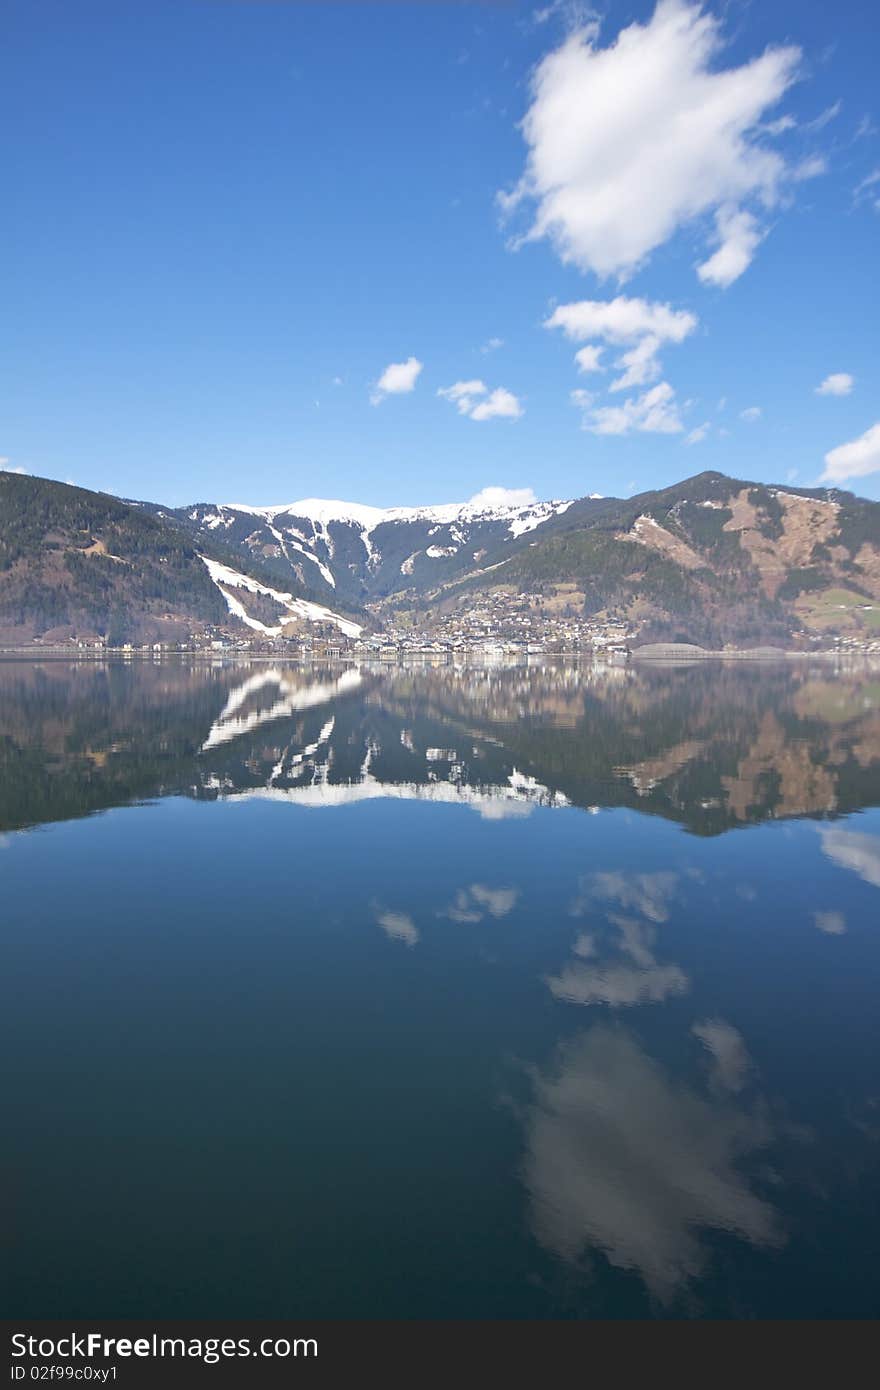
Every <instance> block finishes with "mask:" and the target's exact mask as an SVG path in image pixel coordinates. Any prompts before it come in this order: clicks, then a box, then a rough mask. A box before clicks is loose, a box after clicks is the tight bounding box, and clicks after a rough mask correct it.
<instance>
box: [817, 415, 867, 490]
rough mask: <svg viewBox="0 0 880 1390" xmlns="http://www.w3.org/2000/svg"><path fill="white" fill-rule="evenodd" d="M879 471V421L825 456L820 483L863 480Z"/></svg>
mask: <svg viewBox="0 0 880 1390" xmlns="http://www.w3.org/2000/svg"><path fill="white" fill-rule="evenodd" d="M878 470H880V420H878V422H877V424H876V425H872V426H871V428H870V429H867V430H865V433H864V434H860V435H859V437H858V439H851V440H850V442H849V443H848V444H838V446H837V448H836V449H831V450H829V452H828V453H827V454H826V455H825V471H824V473H823V474H822V477H821V479H820V482H823V483H842V482H845V481H846V479H847V478H864V477H865V476H866V475H867V474H868V473H876V472H877V471H878Z"/></svg>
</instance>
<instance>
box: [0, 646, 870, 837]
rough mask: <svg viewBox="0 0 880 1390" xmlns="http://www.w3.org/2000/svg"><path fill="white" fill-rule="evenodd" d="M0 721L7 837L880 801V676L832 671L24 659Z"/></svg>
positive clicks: (728, 810) (14, 666)
mask: <svg viewBox="0 0 880 1390" xmlns="http://www.w3.org/2000/svg"><path fill="white" fill-rule="evenodd" d="M0 703H2V709H3V727H2V732H3V742H2V744H0V759H2V761H0V769H2V774H3V778H2V783H3V789H2V792H0V828H2V827H6V828H15V827H18V826H23V825H28V824H35V823H38V822H39V821H41V820H44V819H46V820H52V819H60V818H63V817H64V816H66V815H71V814H77V811H78V810H79V812H80V813H85V812H88V811H91V810H96V809H100V808H102V807H105V806H111V805H118V804H122V803H124V802H125V801H126V800H128V799H135V798H139V797H144V798H146V797H155V796H162V795H167V794H185V795H192V796H196V797H205V796H212V795H217V796H231V795H235V794H241V793H247V794H249V795H257V794H263V795H266V796H275V797H281V796H284V797H286V798H287V799H288V800H290V801H292V802H295V803H297V804H300V805H305V806H322V805H339V804H342V803H344V802H355V801H361V800H368V799H372V798H375V797H400V798H404V799H406V798H413V799H418V800H428V801H430V800H435V801H449V802H455V803H467V804H471V805H473V806H474V808H475V809H476V810H478V811H479V813H480V814H481V815H483V816H487V817H490V818H491V817H503V816H510V815H514V816H515V815H527V814H528V812H529V809H530V807H532V806H534V805H549V806H568V805H574V806H580V807H582V808H584V809H587V810H589V809H592V808H593V807H595V806H630V807H633V808H636V809H638V810H639V811H643V812H648V813H651V814H656V815H662V816H667V817H669V818H671V819H674V820H677V821H680V822H681V823H682V824H683V825H685V826H687V828H688V829H689V830H692V831H694V832H696V833H698V834H710V835H711V834H717V833H719V832H721V831H723V830H727V829H730V828H732V827H734V826H737V825H744V824H749V823H754V822H758V821H762V820H766V819H769V818H781V817H788V816H821V817H825V816H832V815H834V814H839V813H847V812H850V811H853V810H857V809H859V808H860V807H863V806H869V805H874V804H877V802H878V800H880V763H878V749H880V675H878V676H872V675H871V674H870V673H861V674H859V673H850V674H849V675H831V674H829V672H828V670H827V667H826V668H824V669H819V670H817V671H812V670H804V669H802V668H800V667H797V668H794V669H792V668H786V667H751V668H744V667H743V666H742V665H739V666H735V667H733V668H729V667H718V666H702V667H698V668H696V669H694V668H688V669H685V670H674V671H667V670H662V671H661V670H652V669H651V668H650V667H645V666H640V667H637V668H635V669H632V668H630V669H627V668H623V667H617V666H593V667H590V666H586V667H576V666H560V667H556V668H553V667H551V668H547V669H530V668H522V667H514V668H503V667H502V668H488V669H480V668H454V667H451V666H447V667H437V668H427V669H424V670H421V669H420V670H416V671H413V670H407V669H403V668H400V667H396V666H390V667H372V668H371V667H364V668H360V669H358V668H355V667H352V668H343V669H340V668H339V667H335V668H334V667H328V668H326V669H313V668H309V669H300V668H297V667H293V666H283V665H279V666H273V665H267V664H253V665H231V664H230V665H217V666H210V665H207V664H201V665H191V666H190V665H186V664H183V663H181V664H176V663H172V662H165V663H162V664H158V663H157V664H155V665H153V664H151V663H143V664H140V663H135V662H127V663H121V662H120V663H116V664H112V663H111V664H106V665H105V664H101V665H99V664H91V663H86V662H81V663H64V662H45V663H42V664H22V663H15V662H5V663H0ZM50 777H51V787H50V784H49V783H48V780H47V779H48V778H50Z"/></svg>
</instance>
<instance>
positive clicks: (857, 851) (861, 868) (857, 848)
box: [821, 426, 880, 888]
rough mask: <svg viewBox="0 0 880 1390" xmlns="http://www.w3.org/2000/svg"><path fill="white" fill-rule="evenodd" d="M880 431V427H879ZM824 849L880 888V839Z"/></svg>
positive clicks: (826, 841)
mask: <svg viewBox="0 0 880 1390" xmlns="http://www.w3.org/2000/svg"><path fill="white" fill-rule="evenodd" d="M878 429H880V426H878ZM821 835H822V849H823V851H824V853H825V854H827V855H828V858H829V859H833V860H834V863H835V864H839V865H840V867H841V868H842V869H852V871H853V873H856V874H858V876H859V878H863V879H864V880H865V882H866V883H871V884H873V886H874V887H875V888H880V837H878V836H876V835H863V834H861V832H860V831H858V830H838V829H837V828H836V827H832V828H831V829H829V830H822V831H821Z"/></svg>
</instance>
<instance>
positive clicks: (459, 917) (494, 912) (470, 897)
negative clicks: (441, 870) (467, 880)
mask: <svg viewBox="0 0 880 1390" xmlns="http://www.w3.org/2000/svg"><path fill="white" fill-rule="evenodd" d="M518 897H519V889H518V888H488V887H487V886H486V884H484V883H472V884H471V886H470V887H469V888H460V889H459V890H458V892H457V893H456V895H455V897H454V898H453V900H452V902H451V903H450V905H449V907H447V908H446V909H445V910H444V911H443V912H441V913H439V914H438V915H439V916H440V917H449V918H451V920H452V921H453V922H482V920H483V918H484V917H487V916H488V917H494V918H495V919H496V920H497V919H499V918H501V917H506V916H507V914H508V913H509V912H512V911H513V909H514V907H515V906H516V902H517V899H518Z"/></svg>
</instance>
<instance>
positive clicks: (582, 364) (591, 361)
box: [574, 343, 605, 372]
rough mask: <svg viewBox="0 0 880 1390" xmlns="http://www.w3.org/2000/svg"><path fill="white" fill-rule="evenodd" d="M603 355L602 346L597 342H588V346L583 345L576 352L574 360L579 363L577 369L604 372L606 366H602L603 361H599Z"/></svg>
mask: <svg viewBox="0 0 880 1390" xmlns="http://www.w3.org/2000/svg"><path fill="white" fill-rule="evenodd" d="M601 356H602V349H601V347H599V346H597V344H596V343H588V344H587V346H586V347H582V348H581V349H580V350H579V351H578V352H576V353H575V355H574V360H575V362H576V363H577V369H578V371H579V372H604V370H605V368H604V367H603V366H602V364H601V362H600V361H599V358H600V357H601Z"/></svg>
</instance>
